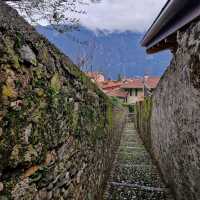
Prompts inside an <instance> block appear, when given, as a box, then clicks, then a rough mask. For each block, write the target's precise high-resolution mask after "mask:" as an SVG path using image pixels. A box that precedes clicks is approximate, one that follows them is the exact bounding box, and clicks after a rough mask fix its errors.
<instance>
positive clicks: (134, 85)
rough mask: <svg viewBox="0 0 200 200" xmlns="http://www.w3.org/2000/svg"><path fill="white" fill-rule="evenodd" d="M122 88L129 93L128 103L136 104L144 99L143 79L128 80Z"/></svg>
mask: <svg viewBox="0 0 200 200" xmlns="http://www.w3.org/2000/svg"><path fill="white" fill-rule="evenodd" d="M121 88H122V89H123V90H124V91H126V92H128V97H127V103H128V104H135V103H136V102H138V101H143V99H144V83H143V79H142V78H134V79H131V80H127V81H125V82H124V84H123V85H122V86H121Z"/></svg>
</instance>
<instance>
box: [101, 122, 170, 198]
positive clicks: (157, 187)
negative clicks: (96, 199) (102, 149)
mask: <svg viewBox="0 0 200 200" xmlns="http://www.w3.org/2000/svg"><path fill="white" fill-rule="evenodd" d="M104 200H173V198H172V197H170V194H169V190H168V189H167V188H166V187H165V185H164V184H163V183H162V180H161V178H160V176H159V173H158V171H157V169H156V166H155V165H154V164H153V163H152V161H151V157H150V155H149V154H148V152H147V151H146V150H145V148H144V146H143V144H142V142H141V139H140V138H139V136H138V134H137V132H136V130H135V128H134V124H133V123H132V122H127V124H126V127H125V129H124V132H123V135H122V139H121V145H120V147H119V150H118V152H117V155H116V160H115V163H114V167H113V171H112V173H111V176H110V180H109V182H108V185H107V190H106V192H105V195H104Z"/></svg>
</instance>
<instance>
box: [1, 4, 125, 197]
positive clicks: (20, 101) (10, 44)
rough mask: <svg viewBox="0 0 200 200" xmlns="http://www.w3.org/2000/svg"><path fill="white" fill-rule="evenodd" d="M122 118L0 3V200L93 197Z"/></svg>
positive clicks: (102, 179) (101, 181)
mask: <svg viewBox="0 0 200 200" xmlns="http://www.w3.org/2000/svg"><path fill="white" fill-rule="evenodd" d="M66 45H67V44H66ZM119 116H120V117H119ZM124 117H125V112H124V110H123V109H122V108H116V107H114V106H113V105H112V102H111V101H110V99H109V98H108V97H107V96H105V95H104V94H103V93H102V92H101V91H100V90H99V89H98V88H97V87H96V85H95V84H94V83H92V82H91V81H90V80H89V79H88V78H87V77H86V76H85V75H84V73H82V72H81V71H80V70H79V69H78V68H77V67H76V66H75V65H73V63H72V62H71V61H70V59H69V58H67V57H66V56H65V55H63V54H62V53H60V52H59V50H58V49H57V48H55V47H54V46H53V45H52V44H50V43H49V42H48V41H47V40H46V39H44V38H43V37H42V36H41V35H39V34H38V33H37V32H36V31H35V29H34V28H33V27H32V26H30V25H29V24H28V23H27V22H25V21H24V19H22V18H21V17H20V16H19V15H18V14H17V12H16V11H14V10H13V9H12V8H10V7H9V6H7V5H5V4H4V3H3V2H1V1H0V199H5V200H6V199H8V200H9V199H14V200H22V199H24V200H26V199H27V200H31V199H33V200H37V199H55V200H56V199H77V200H83V199H84V200H87V199H88V200H93V199H97V198H99V197H100V194H101V192H102V188H103V184H104V182H105V180H106V175H107V173H108V171H109V169H110V166H111V164H112V161H113V155H114V154H113V152H114V151H115V149H116V147H117V144H118V143H119V140H120V134H121V129H122V128H123V123H122V122H123V119H124Z"/></svg>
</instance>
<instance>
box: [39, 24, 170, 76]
mask: <svg viewBox="0 0 200 200" xmlns="http://www.w3.org/2000/svg"><path fill="white" fill-rule="evenodd" d="M36 29H37V31H38V32H40V33H41V34H42V35H44V36H45V37H47V38H48V39H49V40H50V41H51V42H52V43H53V44H55V45H56V46H57V47H58V48H59V49H60V50H61V51H62V52H63V53H65V54H66V55H67V56H69V57H70V58H71V59H72V61H73V62H74V63H76V64H77V63H78V61H79V60H80V58H84V57H86V58H87V60H88V63H87V64H86V66H85V67H84V68H83V70H84V71H87V70H88V71H100V72H102V73H103V74H104V75H105V76H106V77H107V78H110V79H117V77H118V75H119V74H121V76H123V77H127V78H128V77H133V76H143V75H145V74H146V75H151V76H161V75H162V74H163V72H164V71H165V69H166V67H167V66H168V65H169V61H170V58H171V55H170V53H169V52H161V53H158V54H155V55H147V54H146V52H145V49H143V48H142V47H141V46H140V40H141V39H142V37H143V34H140V33H134V32H130V31H126V32H114V33H108V32H104V31H97V32H93V31H90V30H88V29H86V28H84V27H80V31H72V32H69V33H63V34H61V33H59V32H57V31H56V30H55V29H53V28H51V27H42V26H38V27H37V28H36Z"/></svg>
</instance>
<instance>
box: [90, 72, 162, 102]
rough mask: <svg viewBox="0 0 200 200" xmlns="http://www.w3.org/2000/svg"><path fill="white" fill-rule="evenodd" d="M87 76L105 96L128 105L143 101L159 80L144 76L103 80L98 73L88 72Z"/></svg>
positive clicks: (158, 78)
mask: <svg viewBox="0 0 200 200" xmlns="http://www.w3.org/2000/svg"><path fill="white" fill-rule="evenodd" d="M87 75H88V76H89V77H90V78H91V79H92V80H93V81H94V82H95V83H96V84H97V85H98V87H99V88H100V89H101V90H102V91H103V92H104V93H105V94H107V95H108V96H111V97H117V98H118V99H119V100H120V101H121V102H123V103H128V104H135V103H136V102H140V101H143V100H144V97H145V96H151V94H152V92H153V90H154V89H155V88H156V86H157V84H158V82H159V80H160V77H151V76H144V77H139V78H128V79H123V80H121V81H115V80H105V78H104V76H103V75H102V74H100V73H99V72H89V73H87Z"/></svg>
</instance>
